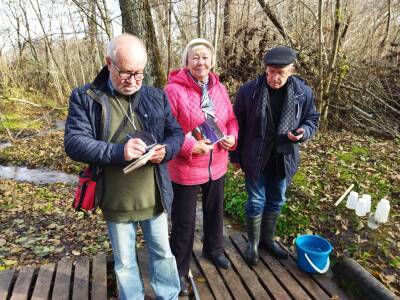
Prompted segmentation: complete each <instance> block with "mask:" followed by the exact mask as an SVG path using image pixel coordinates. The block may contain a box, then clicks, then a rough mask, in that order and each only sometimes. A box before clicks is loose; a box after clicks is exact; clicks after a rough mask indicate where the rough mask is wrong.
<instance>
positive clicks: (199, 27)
mask: <svg viewBox="0 0 400 300" xmlns="http://www.w3.org/2000/svg"><path fill="white" fill-rule="evenodd" d="M202 14H203V1H202V0H197V37H199V38H200V37H202V35H203V30H202V29H203V19H202Z"/></svg>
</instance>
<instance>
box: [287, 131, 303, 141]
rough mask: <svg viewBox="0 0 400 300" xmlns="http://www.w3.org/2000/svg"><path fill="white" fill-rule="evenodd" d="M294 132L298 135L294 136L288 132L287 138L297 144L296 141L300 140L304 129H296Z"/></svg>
mask: <svg viewBox="0 0 400 300" xmlns="http://www.w3.org/2000/svg"><path fill="white" fill-rule="evenodd" d="M296 132H297V133H298V134H299V135H294V134H293V133H292V132H291V131H290V130H289V131H288V134H287V137H288V139H289V140H291V141H292V142H297V141H298V140H300V139H301V138H302V137H303V135H304V129H303V128H297V129H296Z"/></svg>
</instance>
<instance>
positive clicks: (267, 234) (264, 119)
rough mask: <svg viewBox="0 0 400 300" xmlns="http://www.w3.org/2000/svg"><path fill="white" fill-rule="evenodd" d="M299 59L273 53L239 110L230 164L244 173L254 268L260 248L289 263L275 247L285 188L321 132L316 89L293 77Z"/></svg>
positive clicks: (278, 50)
mask: <svg viewBox="0 0 400 300" xmlns="http://www.w3.org/2000/svg"><path fill="white" fill-rule="evenodd" d="M296 57H297V54H296V52H295V51H294V50H293V49H291V48H289V47H275V48H272V49H271V50H269V51H268V52H267V53H266V54H265V56H264V64H265V73H263V74H262V75H260V76H259V77H258V78H257V79H255V80H253V81H250V82H248V83H246V84H245V85H243V86H241V87H240V89H239V91H238V93H237V96H236V101H235V104H234V111H235V114H236V118H237V120H238V122H239V137H238V145H237V148H236V149H235V150H234V151H233V152H232V153H231V158H230V160H231V162H232V163H233V165H234V166H235V167H236V168H239V167H240V168H241V169H242V170H243V171H244V173H245V183H246V190H247V193H248V199H247V202H246V205H245V211H246V223H247V234H248V246H247V249H246V253H245V254H246V260H247V261H248V263H250V264H253V265H255V264H257V262H258V246H260V247H261V248H263V249H265V250H267V251H268V252H270V253H271V254H272V255H274V256H275V257H277V258H280V259H287V257H288V254H287V252H286V251H284V250H282V248H280V247H279V245H278V244H277V243H276V242H275V241H274V234H275V228H276V224H277V221H278V218H279V215H280V212H281V208H282V206H283V204H284V203H285V200H286V199H285V192H286V188H287V187H288V185H289V184H290V182H291V179H292V177H293V175H294V174H295V173H296V171H297V168H298V165H299V163H300V154H299V144H300V143H301V142H304V141H306V140H308V139H310V138H311V137H312V136H313V135H314V134H315V132H316V130H317V127H318V120H319V115H320V114H319V113H318V112H317V111H316V109H315V104H314V97H313V94H312V91H311V88H310V87H309V86H307V85H306V84H305V83H304V81H303V80H302V79H300V78H299V77H297V76H293V75H292V74H293V71H294V65H293V64H294V62H295V60H296ZM260 232H261V234H260Z"/></svg>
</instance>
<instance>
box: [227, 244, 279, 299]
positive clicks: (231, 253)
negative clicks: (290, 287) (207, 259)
mask: <svg viewBox="0 0 400 300" xmlns="http://www.w3.org/2000/svg"><path fill="white" fill-rule="evenodd" d="M225 242H226V243H225V244H226V246H225V253H226V255H227V256H228V257H229V259H230V260H231V262H232V264H233V266H234V268H235V269H236V271H237V272H238V274H239V276H240V277H241V278H242V280H243V284H244V285H246V287H247V290H248V291H249V293H250V294H251V296H252V297H253V298H254V299H271V297H270V296H269V295H268V293H267V291H266V290H265V289H264V287H263V286H262V285H261V283H260V281H259V280H258V278H257V275H256V274H255V273H254V271H253V270H252V269H250V267H249V266H248V265H247V263H246V262H245V260H244V259H243V258H242V256H241V255H240V254H239V253H238V252H237V250H236V248H235V247H234V246H233V244H232V242H231V241H230V240H229V239H228V238H226V239H225Z"/></svg>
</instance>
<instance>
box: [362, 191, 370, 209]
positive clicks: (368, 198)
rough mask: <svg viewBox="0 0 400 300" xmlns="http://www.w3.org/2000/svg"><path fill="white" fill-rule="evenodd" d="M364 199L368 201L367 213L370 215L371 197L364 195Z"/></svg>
mask: <svg viewBox="0 0 400 300" xmlns="http://www.w3.org/2000/svg"><path fill="white" fill-rule="evenodd" d="M362 198H364V199H365V200H366V201H367V213H370V212H371V195H368V194H363V195H362Z"/></svg>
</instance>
